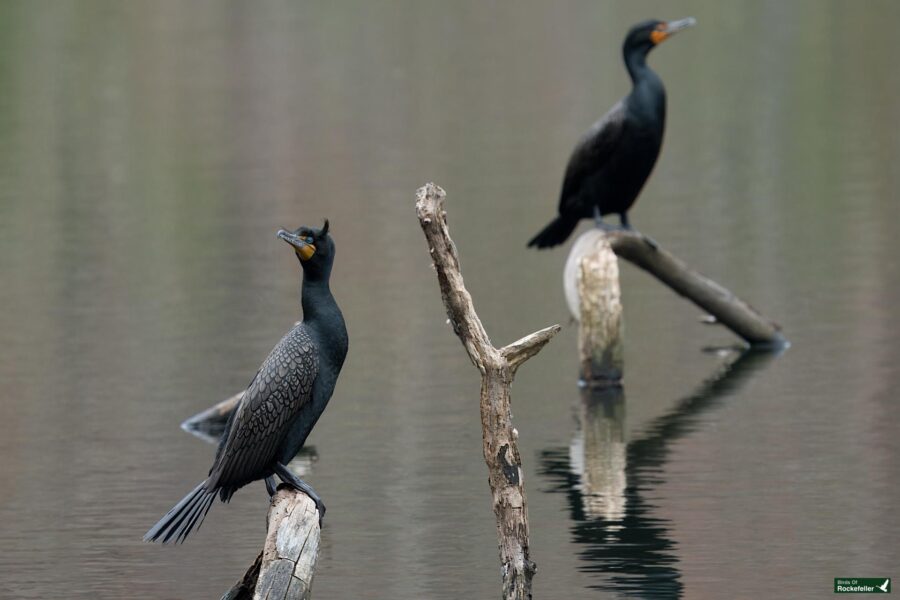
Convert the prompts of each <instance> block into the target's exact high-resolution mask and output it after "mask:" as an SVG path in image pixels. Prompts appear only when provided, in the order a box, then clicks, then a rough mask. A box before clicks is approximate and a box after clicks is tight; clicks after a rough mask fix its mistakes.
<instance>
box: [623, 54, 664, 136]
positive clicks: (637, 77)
mask: <svg viewBox="0 0 900 600" xmlns="http://www.w3.org/2000/svg"><path fill="white" fill-rule="evenodd" d="M624 57H625V68H627V69H628V75H629V76H631V83H632V89H631V94H630V95H629V98H628V105H629V108H630V109H631V110H632V111H633V112H635V113H638V114H640V115H641V116H644V117H647V118H653V119H665V116H666V88H665V87H663V83H662V80H661V79H660V78H659V75H657V74H656V73H655V72H654V71H653V69H651V68H650V67H648V66H647V53H646V52H643V51H641V50H640V49H637V50H635V49H632V50H631V51H628V50H625V51H624Z"/></svg>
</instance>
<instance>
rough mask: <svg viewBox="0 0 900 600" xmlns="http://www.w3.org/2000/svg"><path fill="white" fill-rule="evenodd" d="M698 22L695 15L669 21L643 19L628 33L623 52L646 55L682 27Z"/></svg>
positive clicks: (626, 54) (685, 27)
mask: <svg viewBox="0 0 900 600" xmlns="http://www.w3.org/2000/svg"><path fill="white" fill-rule="evenodd" d="M696 23H697V20H696V19H694V17H687V18H686V19H679V20H677V21H669V22H666V21H657V20H656V19H651V20H649V21H642V22H641V23H638V24H637V25H635V26H634V27H632V28H631V30H630V31H629V32H628V35H626V36H625V43H624V44H623V45H622V52H623V53H624V54H625V56H628V55H629V54H631V53H633V52H638V53H640V54H644V55H646V54H647V53H648V52H650V51H651V50H653V48H655V47H656V46H657V45H658V44H660V43H662V42H663V41H664V40H667V39H669V38H670V37H672V36H673V35H675V34H676V33H678V32H679V31H681V30H682V29H687V28H688V27H691V26H692V25H696Z"/></svg>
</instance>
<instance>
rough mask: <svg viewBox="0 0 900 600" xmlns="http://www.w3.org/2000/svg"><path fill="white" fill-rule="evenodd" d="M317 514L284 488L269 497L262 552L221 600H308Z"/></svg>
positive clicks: (316, 552)
mask: <svg viewBox="0 0 900 600" xmlns="http://www.w3.org/2000/svg"><path fill="white" fill-rule="evenodd" d="M320 533H321V532H320V529H319V512H318V510H317V509H316V503H315V502H313V500H312V499H311V498H310V497H309V496H307V495H306V494H304V493H303V492H300V491H297V490H294V489H293V488H290V487H288V486H286V485H284V484H282V485H281V486H279V488H278V492H277V493H276V494H275V496H273V497H272V504H271V506H270V507H269V517H268V533H267V534H266V542H265V545H264V546H263V550H262V552H260V554H259V556H258V557H257V558H256V561H255V562H254V563H253V564H252V565H251V566H250V568H249V569H248V570H247V573H246V574H245V575H244V576H243V577H242V578H241V580H240V581H238V582H237V583H236V584H235V585H234V587H232V588H231V589H230V590H229V591H228V592H226V593H225V595H224V596H222V600H250V599H251V598H252V599H253V600H308V599H309V598H310V597H311V594H312V581H313V576H314V575H315V571H316V560H317V559H318V556H319V539H320Z"/></svg>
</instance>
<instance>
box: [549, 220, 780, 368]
mask: <svg viewBox="0 0 900 600" xmlns="http://www.w3.org/2000/svg"><path fill="white" fill-rule="evenodd" d="M612 253H615V255H616V256H618V257H619V258H624V259H625V260H627V261H629V262H631V263H632V264H634V265H636V266H638V267H640V268H641V269H643V270H645V271H647V272H648V273H650V274H651V275H653V276H654V277H656V278H657V279H659V280H660V281H661V282H662V283H664V284H666V285H667V286H669V287H670V288H672V289H673V290H674V291H675V292H677V293H678V294H680V295H681V296H684V297H685V298H687V299H688V300H690V301H692V302H693V303H694V304H696V305H697V306H699V307H700V308H702V309H703V310H705V311H706V312H707V313H709V314H710V315H711V316H712V320H711V321H710V322H713V323H721V324H722V325H725V326H726V327H728V328H729V329H731V331H733V332H734V333H735V334H736V335H738V336H739V337H741V338H743V339H744V340H745V341H746V342H747V343H748V344H750V345H751V346H753V347H757V348H765V347H771V348H783V347H785V346H786V345H787V343H788V342H787V340H786V339H785V338H784V336H783V335H782V333H781V331H780V329H781V328H780V327H779V325H778V324H776V323H775V322H773V321H771V320H769V319H767V318H766V317H764V316H762V315H761V314H760V313H759V312H757V311H756V310H755V309H754V308H753V307H752V306H750V305H749V304H747V303H746V302H744V301H743V300H741V299H740V298H738V297H737V296H735V295H734V294H733V293H732V292H730V291H729V290H728V289H726V288H725V287H723V286H721V285H719V284H718V283H716V282H715V281H713V280H711V279H709V278H708V277H705V276H703V275H701V274H700V273H698V272H697V271H695V270H693V269H691V268H690V267H688V266H687V265H686V264H685V263H684V262H683V261H681V260H679V259H678V258H676V257H675V256H673V255H672V254H670V253H669V252H667V251H666V250H664V249H662V248H661V247H660V246H659V245H658V244H657V243H656V242H653V241H651V240H649V239H648V238H647V237H645V236H644V235H642V234H641V233H638V232H636V231H628V230H613V231H607V230H602V229H591V230H588V231H586V232H585V233H584V234H582V235H581V236H580V237H579V238H578V240H577V241H576V242H575V244H574V245H573V246H572V251H571V252H570V253H569V258H568V260H567V262H566V268H565V275H564V288H565V290H566V299H567V301H568V303H569V309H570V310H571V312H572V314H573V315H574V316H575V318H576V319H578V320H579V321H580V322H581V323H582V328H585V329H586V330H587V331H583V332H582V333H581V335H580V336H579V339H581V340H583V341H584V342H585V343H588V342H591V341H593V342H597V343H599V346H604V345H608V344H606V343H605V340H606V339H607V338H609V339H614V338H615V336H616V335H617V334H618V335H620V334H621V327H622V325H621V304H620V303H619V284H618V268H617V267H615V266H614V263H616V259H615V256H613V254H612ZM601 309H602V310H603V311H606V312H607V315H606V316H603V314H601V313H600V312H599V311H601ZM582 311H584V312H585V315H584V316H582ZM594 338H596V339H594ZM609 351H610V352H613V354H612V355H611V356H608V357H606V359H604V360H601V358H603V357H602V356H601V355H602V351H598V350H596V349H594V350H591V352H590V354H591V355H593V357H594V364H592V365H591V367H590V368H587V369H586V368H585V367H584V359H585V350H584V349H583V350H582V359H583V360H582V377H583V378H584V379H586V380H590V379H594V378H597V377H599V378H601V379H603V378H609V376H610V375H614V374H615V373H614V371H615V369H616V368H617V366H618V368H619V369H621V363H620V362H618V361H617V360H616V356H618V357H619V360H620V359H621V354H620V353H621V345H620V344H619V345H614V346H613V347H612V348H611V349H610V350H609ZM616 353H619V354H618V355H617V354H616ZM611 371H612V372H611Z"/></svg>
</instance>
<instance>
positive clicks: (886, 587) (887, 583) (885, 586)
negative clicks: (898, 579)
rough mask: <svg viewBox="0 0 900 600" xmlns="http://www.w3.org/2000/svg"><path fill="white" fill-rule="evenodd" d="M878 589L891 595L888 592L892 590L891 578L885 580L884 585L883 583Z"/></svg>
mask: <svg viewBox="0 0 900 600" xmlns="http://www.w3.org/2000/svg"><path fill="white" fill-rule="evenodd" d="M877 587H878V589H879V590H881V591H882V592H885V593H890V592H889V591H888V590H889V589H890V587H891V580H890V578H888V579H885V580H884V583H882V584H881V585H879V586H877Z"/></svg>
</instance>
